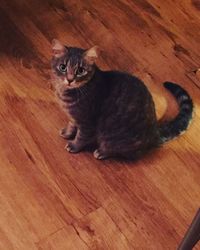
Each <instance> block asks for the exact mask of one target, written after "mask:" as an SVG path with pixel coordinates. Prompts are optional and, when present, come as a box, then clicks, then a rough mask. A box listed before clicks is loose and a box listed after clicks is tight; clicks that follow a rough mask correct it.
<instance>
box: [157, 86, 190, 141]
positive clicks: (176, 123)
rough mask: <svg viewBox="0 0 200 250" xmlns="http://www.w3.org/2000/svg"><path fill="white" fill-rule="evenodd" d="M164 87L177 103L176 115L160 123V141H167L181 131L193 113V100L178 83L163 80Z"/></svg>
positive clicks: (188, 122) (185, 127) (187, 124)
mask: <svg viewBox="0 0 200 250" xmlns="http://www.w3.org/2000/svg"><path fill="white" fill-rule="evenodd" d="M164 87H165V88H166V89H167V90H169V91H170V92H171V93H172V95H173V96H174V97H175V98H176V100H177V102H178V104H179V113H178V115H177V116H176V117H175V118H174V119H172V120H170V121H166V122H163V123H161V124H160V126H159V131H160V136H161V141H162V142H163V143H164V142H166V141H169V140H171V139H173V138H175V137H177V136H179V135H180V134H181V133H183V132H184V131H185V130H186V129H187V127H188V126H189V124H190V121H191V119H192V114H193V102H192V99H191V97H190V96H189V94H188V93H187V92H186V91H185V90H184V89H183V88H182V87H180V86H179V85H178V84H175V83H171V82H165V83H164Z"/></svg>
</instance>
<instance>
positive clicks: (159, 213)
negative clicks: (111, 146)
mask: <svg viewBox="0 0 200 250" xmlns="http://www.w3.org/2000/svg"><path fill="white" fill-rule="evenodd" d="M53 38H58V39H60V40H61V41H63V42H65V43H66V44H67V45H74V46H81V47H84V48H88V47H89V46H91V45H94V44H96V45H100V46H101V48H102V51H103V52H102V57H101V58H100V60H99V66H101V68H103V69H111V68H112V69H120V70H124V71H128V72H131V73H133V74H135V75H137V76H139V77H140V78H141V79H143V80H144V81H145V83H146V85H147V86H148V87H149V88H150V89H151V91H152V92H153V96H154V99H155V102H156V108H157V113H158V116H159V117H161V116H162V115H163V114H164V113H166V112H167V115H166V116H168V117H172V116H173V115H174V114H175V113H176V105H175V101H174V100H173V98H172V97H171V96H170V95H169V94H167V93H166V91H165V90H164V89H163V88H162V84H161V83H162V82H164V81H166V80H170V81H174V82H177V83H179V84H181V85H182V86H183V87H185V88H186V89H187V90H188V92H189V93H190V95H191V96H192V98H193V100H194V103H195V110H196V112H195V116H194V119H193V123H192V124H191V127H190V129H189V130H188V132H187V133H186V134H184V135H183V136H182V137H180V138H178V139H176V140H173V141H171V142H169V143H168V144H166V145H165V146H164V147H163V148H161V149H159V150H157V151H156V152H154V153H152V154H150V155H148V156H146V157H145V158H144V159H142V160H140V161H138V162H136V163H123V162H117V161H114V160H108V161H104V162H101V161H97V160H95V159H94V158H93V156H92V154H91V153H87V152H86V153H80V154H78V155H72V154H69V153H67V152H66V151H65V150H64V146H65V141H64V140H63V139H61V138H60V137H59V136H58V130H59V129H60V128H61V127H63V126H64V125H65V123H66V122H67V118H66V117H65V115H64V113H63V112H62V111H61V110H60V108H59V106H58V104H57V102H56V100H55V98H54V94H53V91H52V89H51V81H50V78H51V77H50V64H49V62H50V57H51V46H50V44H51V40H52V39H53ZM199 67H200V2H199V0H191V1H189V0H182V1H179V0H165V1H162V0H113V1H112V0H101V1H100V0H93V1H90V0H82V1H81V0H43V1H40V0H28V1H27V0H20V1H19V0H11V1H6V0H0V250H11V249H14V250H32V249H38V250H50V249H53V250H82V249H92V250H93V249H102V250H106V249H113V250H124V249H155V250H162V249H163V250H166V249H169V250H173V249H176V247H177V246H178V244H179V242H180V240H181V239H182V237H183V235H184V233H185V231H186V229H187V228H188V226H189V224H190V222H191V220H192V218H193V216H194V214H195V212H196V211H197V209H198V207H199V206H200V70H199V71H198V68H199ZM196 249H200V245H199V247H197V248H196Z"/></svg>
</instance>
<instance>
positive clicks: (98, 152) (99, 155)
mask: <svg viewBox="0 0 200 250" xmlns="http://www.w3.org/2000/svg"><path fill="white" fill-rule="evenodd" d="M93 156H94V158H96V159H97V160H104V159H106V158H108V156H107V155H105V153H103V152H101V150H100V149H96V150H95V151H94V153H93Z"/></svg>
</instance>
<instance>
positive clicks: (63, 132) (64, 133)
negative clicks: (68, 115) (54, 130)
mask: <svg viewBox="0 0 200 250" xmlns="http://www.w3.org/2000/svg"><path fill="white" fill-rule="evenodd" d="M70 132H71V131H70ZM59 135H60V136H61V137H62V138H64V139H67V140H70V139H73V138H74V133H72V132H71V133H69V132H68V131H67V128H62V129H61V130H60V131H59Z"/></svg>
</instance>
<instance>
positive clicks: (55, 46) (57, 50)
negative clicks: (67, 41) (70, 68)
mask: <svg viewBox="0 0 200 250" xmlns="http://www.w3.org/2000/svg"><path fill="white" fill-rule="evenodd" d="M66 52H67V48H66V47H65V46H64V45H63V44H62V43H61V42H60V41H58V40H57V39H53V41H52V54H53V56H55V57H61V56H63V55H64V54H65V53H66Z"/></svg>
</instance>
